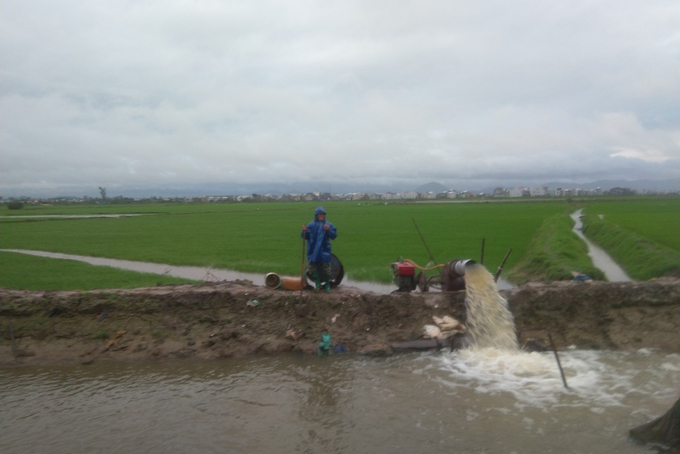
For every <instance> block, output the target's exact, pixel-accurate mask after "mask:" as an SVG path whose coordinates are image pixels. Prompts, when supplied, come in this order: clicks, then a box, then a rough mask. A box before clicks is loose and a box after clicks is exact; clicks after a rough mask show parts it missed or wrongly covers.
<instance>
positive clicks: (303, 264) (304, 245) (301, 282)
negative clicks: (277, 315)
mask: <svg viewBox="0 0 680 454" xmlns="http://www.w3.org/2000/svg"><path fill="white" fill-rule="evenodd" d="M306 246H307V240H305V237H304V236H303V237H302V271H301V272H300V299H301V300H302V291H303V290H304V289H305V282H306V279H305V249H306Z"/></svg>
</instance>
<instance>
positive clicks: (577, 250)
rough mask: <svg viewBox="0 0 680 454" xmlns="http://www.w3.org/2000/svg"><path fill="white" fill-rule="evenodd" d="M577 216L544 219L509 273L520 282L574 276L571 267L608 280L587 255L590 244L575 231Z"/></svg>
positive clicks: (566, 278)
mask: <svg viewBox="0 0 680 454" xmlns="http://www.w3.org/2000/svg"><path fill="white" fill-rule="evenodd" d="M573 228H574V220H573V219H571V217H570V216H569V215H568V214H558V215H555V216H552V217H550V218H548V219H546V220H545V221H543V224H542V225H541V227H540V228H539V229H538V231H537V232H536V236H535V237H534V239H533V241H532V243H531V245H530V246H529V248H528V249H527V251H526V253H525V254H524V256H523V257H522V259H521V260H520V261H519V263H518V264H517V265H516V266H515V267H514V268H513V269H512V270H511V271H510V273H508V279H511V280H512V281H513V282H516V283H518V284H523V283H525V282H527V281H536V280H541V281H562V280H571V279H573V275H572V271H576V272H579V273H583V274H587V275H588V276H590V277H591V278H593V279H595V280H606V279H605V276H604V273H603V272H602V271H601V270H599V269H597V268H595V266H594V265H593V261H592V260H591V259H590V257H589V256H588V246H587V245H586V244H585V243H584V242H583V241H582V240H581V239H580V238H579V237H578V236H577V235H576V234H575V233H574V232H573V230H572V229H573Z"/></svg>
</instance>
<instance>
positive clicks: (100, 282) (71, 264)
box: [0, 252, 198, 290]
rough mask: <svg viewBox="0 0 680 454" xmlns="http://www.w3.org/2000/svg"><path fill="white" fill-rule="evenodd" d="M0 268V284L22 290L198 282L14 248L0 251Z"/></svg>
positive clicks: (92, 288) (145, 285)
mask: <svg viewBox="0 0 680 454" xmlns="http://www.w3.org/2000/svg"><path fill="white" fill-rule="evenodd" d="M0 270H2V271H1V272H0V287H4V288H12V289H21V290H95V289H103V288H139V287H153V286H155V285H167V284H185V283H190V284H197V283H198V282H196V281H192V280H189V279H180V278H174V277H171V276H164V275H161V274H151V273H138V272H135V271H124V270H119V269H116V268H111V267H108V266H93V265H89V264H87V263H82V262H78V261H75V260H61V259H60V260H56V259H50V258H44V257H36V256H32V255H25V254H18V253H13V252H0Z"/></svg>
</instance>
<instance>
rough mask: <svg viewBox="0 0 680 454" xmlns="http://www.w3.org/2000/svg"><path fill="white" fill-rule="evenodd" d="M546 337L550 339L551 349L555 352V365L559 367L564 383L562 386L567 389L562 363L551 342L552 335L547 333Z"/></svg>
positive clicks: (553, 343)
mask: <svg viewBox="0 0 680 454" xmlns="http://www.w3.org/2000/svg"><path fill="white" fill-rule="evenodd" d="M548 339H550V346H551V347H552V351H553V353H554V354H555V359H556V360H557V367H559V368H560V375H562V383H564V387H565V388H567V389H569V386H567V379H566V378H565V377H564V371H563V370H562V364H561V363H560V357H559V356H558V355H557V349H556V348H555V342H553V338H552V335H551V334H550V333H548Z"/></svg>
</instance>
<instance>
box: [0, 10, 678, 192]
mask: <svg viewBox="0 0 680 454" xmlns="http://www.w3.org/2000/svg"><path fill="white" fill-rule="evenodd" d="M679 18H680V5H678V4H677V2H675V1H673V0H668V1H658V2H653V3H650V2H636V1H623V2H622V1H616V2H615V1H613V0H612V1H604V2H590V1H576V2H569V3H563V4H560V3H554V2H553V3H545V2H540V1H536V0H531V1H520V2H505V1H482V2H467V3H461V2H445V1H435V2H426V3H422V2H410V1H397V2H393V1H389V2H388V1H378V2H368V3H367V2H358V1H357V2H342V3H338V4H329V3H328V2H316V1H292V2H268V1H257V2H210V1H207V2H179V1H163V2H160V1H147V2H119V1H112V0H111V1H101V2H83V1H79V0H71V1H68V0H66V1H63V2H56V3H55V2H49V1H46V0H45V1H41V0H34V1H31V2H20V1H17V0H12V1H8V2H5V4H4V6H3V15H2V16H0V33H1V39H2V43H3V45H2V52H0V70H1V71H2V81H3V83H2V86H1V87H0V96H1V98H0V102H1V103H2V109H0V115H1V118H0V120H1V121H0V173H1V175H0V177H1V178H0V194H7V195H11V193H12V192H22V191H25V192H31V191H33V192H36V191H38V192H39V191H48V190H78V191H81V192H82V191H89V193H91V194H92V195H96V193H97V191H96V188H97V187H98V186H102V185H103V186H107V187H125V186H135V187H141V186H148V187H162V186H164V185H177V184H187V185H189V184H197V183H201V182H210V183H217V184H219V183H225V184H226V183H230V184H233V183H243V184H246V183H251V182H271V183H277V182H305V181H309V182H313V181H318V180H319V179H322V180H324V181H339V182H348V183H356V184H361V183H371V184H384V185H392V184H395V182H400V183H403V184H414V185H418V184H421V183H424V182H427V181H431V180H438V181H441V182H443V183H445V184H447V183H449V182H457V181H475V180H477V181H480V180H488V181H490V182H491V181H494V180H495V181H498V182H499V184H501V183H502V182H503V181H508V180H513V181H522V180H526V182H527V184H532V183H533V184H538V183H542V182H546V181H551V180H574V181H584V179H607V178H624V179H667V178H675V177H677V174H678V162H679V158H680V156H679V155H678V150H679V149H680V147H679V146H680V133H679V131H678V123H679V116H678V109H677V106H678V101H680V93H679V92H678V90H677V82H676V81H677V80H679V77H678V76H679V75H680V74H678V73H679V72H680V71H679V68H678V65H677V64H676V61H677V55H678V51H679V50H680V32H678V31H677V27H676V26H675V25H676V24H677V20H678V19H679ZM87 188H90V189H87ZM81 192H78V193H77V194H78V195H80V194H81Z"/></svg>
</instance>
